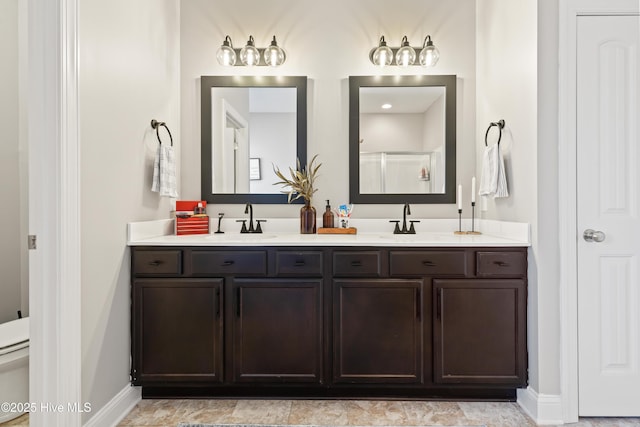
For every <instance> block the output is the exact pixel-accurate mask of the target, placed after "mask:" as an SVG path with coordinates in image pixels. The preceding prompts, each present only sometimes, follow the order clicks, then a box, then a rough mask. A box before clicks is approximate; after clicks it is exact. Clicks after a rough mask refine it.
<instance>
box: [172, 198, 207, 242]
mask: <svg viewBox="0 0 640 427" xmlns="http://www.w3.org/2000/svg"><path fill="white" fill-rule="evenodd" d="M198 203H200V204H201V205H202V212H203V213H196V211H197V209H196V208H197V207H198ZM206 207H207V202H205V201H204V200H178V201H176V235H178V236H181V235H186V234H209V216H208V215H206V214H205V213H204V212H205V211H204V209H205V208H206Z"/></svg>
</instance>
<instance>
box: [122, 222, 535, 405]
mask: <svg viewBox="0 0 640 427" xmlns="http://www.w3.org/2000/svg"><path fill="white" fill-rule="evenodd" d="M280 221H281V222H283V223H284V222H285V220H280ZM427 221H429V222H431V223H437V222H438V221H441V222H442V223H443V224H441V225H445V227H444V228H446V227H447V226H454V225H455V224H456V221H453V222H450V223H448V222H447V221H446V220H427ZM423 222H424V221H423ZM155 223H157V224H156V228H155V230H154V231H152V229H153V226H152V225H149V224H148V223H134V224H130V226H129V245H130V246H131V278H132V287H131V289H132V343H131V348H132V370H131V378H132V383H133V384H134V385H140V386H142V387H143V388H142V390H143V396H145V397H179V396H217V397H232V396H251V397H269V396H283V397H284V396H289V397H424V398H427V397H428V398H486V399H489V398H490V399H513V398H514V397H515V389H516V388H518V387H523V386H526V384H527V347H526V301H527V246H529V241H528V240H529V235H528V226H527V225H526V224H516V225H513V224H511V225H506V226H505V225H504V224H501V223H499V222H493V223H492V222H489V221H487V222H486V224H481V226H482V227H483V228H485V229H491V228H492V227H493V229H494V233H493V234H490V233H491V230H489V233H487V232H485V233H484V234H482V235H475V236H473V235H455V234H453V233H452V232H451V231H424V232H420V231H419V232H418V233H417V234H415V235H393V234H392V233H391V232H390V231H386V232H380V233H378V232H370V233H367V232H361V231H359V234H357V235H337V236H336V235H300V234H298V233H296V232H295V231H289V232H287V231H272V232H268V231H265V233H263V234H261V235H257V234H239V233H237V232H234V233H232V232H227V233H225V234H218V235H216V234H209V235H199V236H175V235H169V233H168V232H166V233H165V232H158V230H160V229H162V227H164V229H165V230H166V231H168V230H170V227H171V226H170V225H168V224H170V221H168V222H162V221H159V222H155ZM294 223H295V221H294ZM163 224H164V225H163ZM268 224H269V225H270V228H271V230H278V227H279V225H278V220H272V219H270V220H269V223H268ZM421 225H423V224H421ZM366 227H367V224H361V226H360V227H359V229H360V230H364V229H366ZM387 227H388V223H387ZM425 228H427V226H426V225H425ZM433 228H434V229H438V228H442V227H440V226H438V225H435V226H433ZM282 229H286V227H284V226H283V227H282ZM505 230H506V231H505Z"/></svg>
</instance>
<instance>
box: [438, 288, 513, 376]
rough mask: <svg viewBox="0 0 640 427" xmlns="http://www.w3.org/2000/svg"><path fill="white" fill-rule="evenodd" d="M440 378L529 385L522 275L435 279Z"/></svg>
mask: <svg viewBox="0 0 640 427" xmlns="http://www.w3.org/2000/svg"><path fill="white" fill-rule="evenodd" d="M433 292H434V294H435V295H434V301H435V307H434V312H435V314H436V315H435V319H434V334H433V337H434V364H435V367H434V377H435V378H434V380H435V382H437V383H442V384H517V385H522V386H524V385H526V352H525V348H526V318H525V316H524V314H525V313H526V308H525V304H526V294H525V293H526V288H525V282H524V280H521V279H500V280H488V279H475V280H474V279H470V280H434V281H433Z"/></svg>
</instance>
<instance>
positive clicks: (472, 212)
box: [467, 202, 482, 234]
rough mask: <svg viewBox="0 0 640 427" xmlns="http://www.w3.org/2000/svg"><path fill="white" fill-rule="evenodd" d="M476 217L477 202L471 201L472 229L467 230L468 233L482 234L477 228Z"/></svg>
mask: <svg viewBox="0 0 640 427" xmlns="http://www.w3.org/2000/svg"><path fill="white" fill-rule="evenodd" d="M475 217H476V202H471V231H467V234H482V233H480V232H479V231H476V229H475Z"/></svg>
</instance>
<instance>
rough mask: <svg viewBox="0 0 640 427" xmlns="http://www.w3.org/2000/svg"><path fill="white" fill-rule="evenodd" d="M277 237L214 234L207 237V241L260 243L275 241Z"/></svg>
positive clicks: (258, 234)
mask: <svg viewBox="0 0 640 427" xmlns="http://www.w3.org/2000/svg"><path fill="white" fill-rule="evenodd" d="M275 237H276V235H275V234H265V233H224V234H215V233H214V234H210V235H209V236H207V239H208V240H218V241H221V242H260V241H262V240H269V239H274V238H275Z"/></svg>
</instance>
